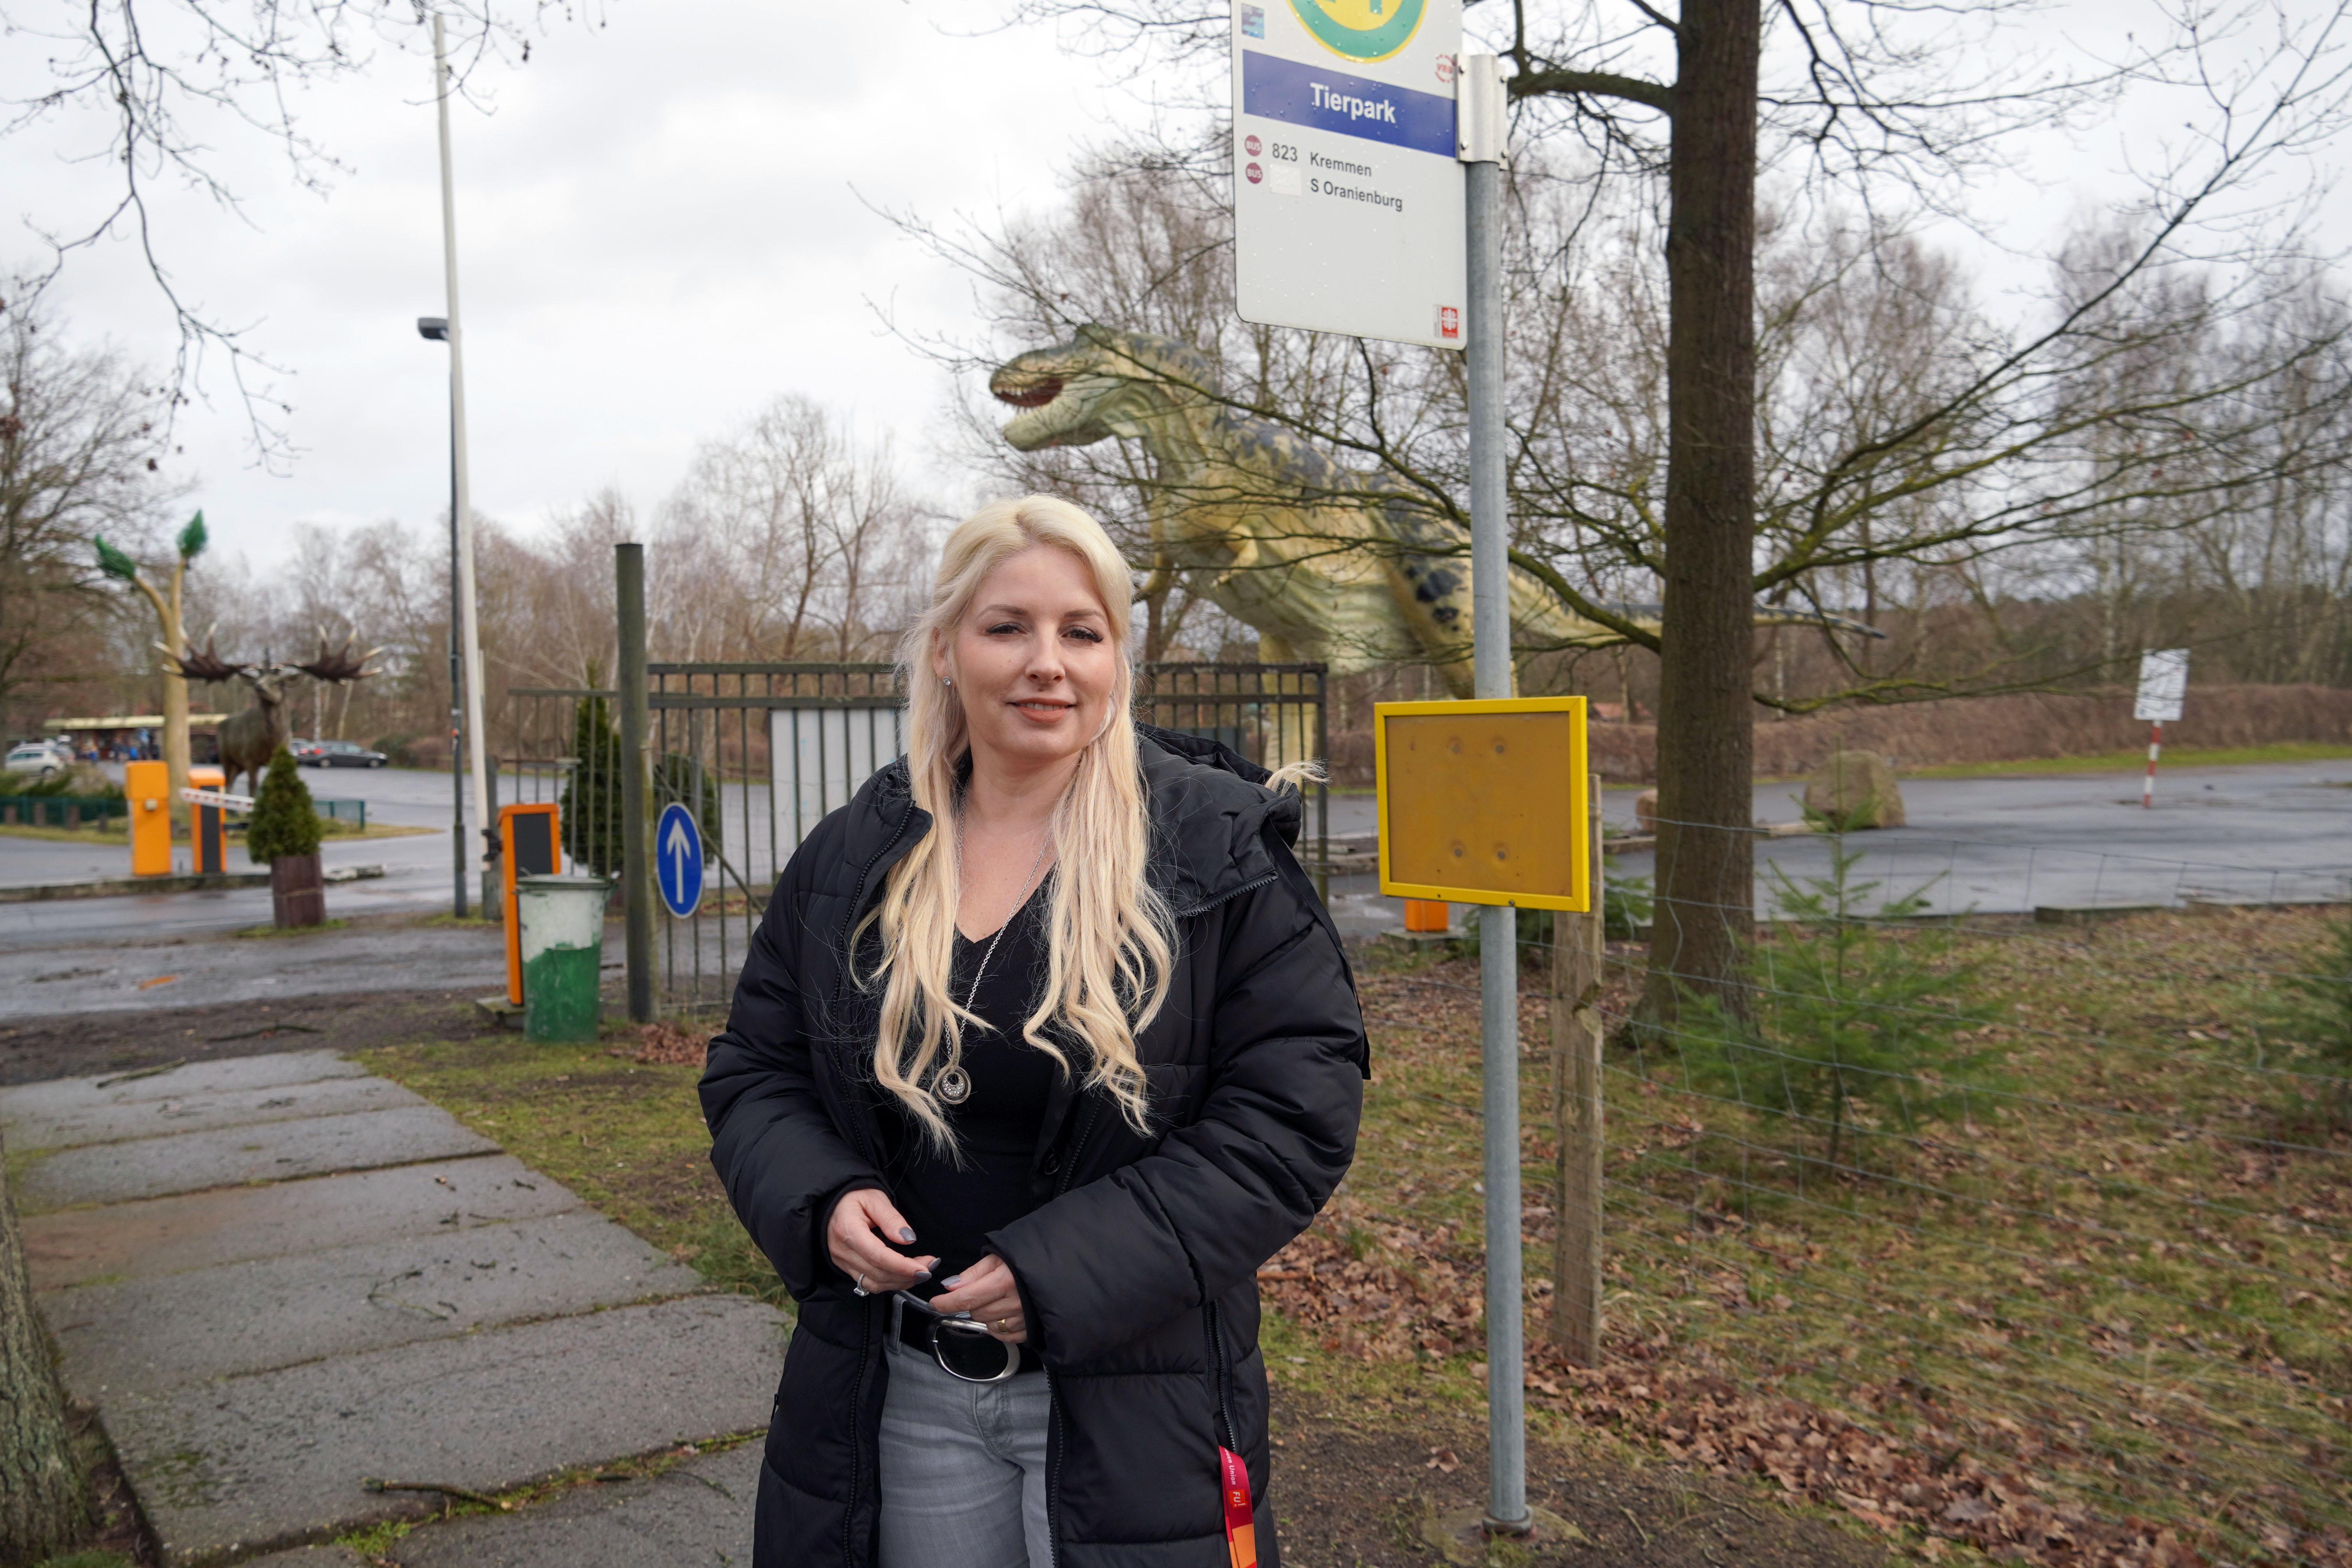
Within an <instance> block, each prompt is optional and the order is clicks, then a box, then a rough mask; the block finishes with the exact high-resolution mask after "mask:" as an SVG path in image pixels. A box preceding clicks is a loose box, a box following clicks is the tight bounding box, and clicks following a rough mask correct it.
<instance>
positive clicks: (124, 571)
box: [91, 511, 206, 817]
mask: <svg viewBox="0 0 2352 1568" xmlns="http://www.w3.org/2000/svg"><path fill="white" fill-rule="evenodd" d="M205 542H206V536H205V514H204V513H203V512H201V511H199V512H197V513H196V515H195V516H194V517H192V518H190V519H189V520H188V525H187V527H185V528H184V529H182V530H180V537H179V538H178V539H177V540H175V541H173V543H174V545H175V546H176V555H175V558H174V559H173V563H172V575H171V579H170V581H169V583H168V584H167V585H166V586H164V587H161V588H159V587H157V586H156V585H155V584H152V583H150V582H149V581H147V579H146V578H145V577H144V576H142V575H141V574H140V571H139V563H137V562H136V561H133V560H132V559H131V557H130V556H128V555H125V554H124V553H123V552H121V551H120V550H117V549H116V548H115V547H114V546H113V545H111V544H109V543H108V542H106V541H105V540H104V539H99V538H93V539H92V540H91V543H92V544H93V545H95V546H96V547H97V550H98V569H99V570H100V571H101V572H103V573H105V574H107V575H108V576H110V577H111V578H113V579H115V580H116V581H117V582H120V583H128V584H131V586H132V587H134V588H136V589H138V590H139V591H140V592H141V593H142V594H144V595H146V596H147V604H148V605H149V607H150V608H152V610H153V611H154V612H155V626H156V630H157V631H158V633H160V634H161V635H160V636H158V637H157V638H156V646H157V647H160V648H162V649H163V656H164V657H163V662H162V663H161V664H160V665H159V666H158V667H157V668H158V673H160V674H161V675H162V676H163V765H164V767H165V768H166V769H168V770H169V771H170V775H171V802H172V815H173V816H174V817H178V816H184V814H185V812H186V809H187V808H186V807H185V806H184V805H182V804H181V801H180V792H181V791H182V790H184V789H185V788H187V787H188V683H187V680H186V679H184V677H183V676H182V675H181V674H180V670H179V667H178V666H177V665H176V664H175V663H173V659H175V658H177V657H178V655H179V653H180V650H181V649H183V648H184V647H187V646H188V639H187V637H186V634H185V633H184V631H183V630H182V628H181V626H180V601H181V591H182V589H183V588H184V586H185V584H186V582H187V576H188V563H190V562H192V561H194V559H195V558H196V557H197V556H199V555H202V554H203V553H204V552H205Z"/></svg>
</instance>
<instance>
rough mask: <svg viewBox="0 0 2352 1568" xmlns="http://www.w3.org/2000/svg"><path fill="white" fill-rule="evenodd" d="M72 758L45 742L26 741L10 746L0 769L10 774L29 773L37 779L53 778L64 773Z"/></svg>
mask: <svg viewBox="0 0 2352 1568" xmlns="http://www.w3.org/2000/svg"><path fill="white" fill-rule="evenodd" d="M72 760H73V759H72V758H70V757H68V756H67V755H66V754H65V752H62V751H59V750H58V748H57V747H56V746H54V745H51V744H50V743H49V742H47V741H27V742H25V743H24V744H23V745H21V746H12V747H10V748H9V751H8V760H7V762H6V763H5V764H0V767H5V770H6V771H7V772H9V773H29V774H31V775H32V776H33V777H35V778H37V779H47V778H55V777H56V776H57V775H58V774H59V773H63V772H65V771H66V768H67V767H68V765H69V764H70V763H71V762H72Z"/></svg>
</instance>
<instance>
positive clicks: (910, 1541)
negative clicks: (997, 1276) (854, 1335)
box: [881, 1334, 1053, 1568]
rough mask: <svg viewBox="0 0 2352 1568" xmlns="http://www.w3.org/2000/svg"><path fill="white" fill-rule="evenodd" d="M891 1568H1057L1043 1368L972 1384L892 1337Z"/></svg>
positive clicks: (886, 1430)
mask: <svg viewBox="0 0 2352 1568" xmlns="http://www.w3.org/2000/svg"><path fill="white" fill-rule="evenodd" d="M883 1353H884V1354H885V1355H887V1356H888V1357H889V1358H890V1387H889V1392H888V1394H887V1395H885V1397H884V1399H883V1403H882V1478H881V1479H882V1542H881V1544H882V1568H1050V1565H1051V1563H1052V1562H1053V1542H1052V1535H1051V1530H1050V1527H1049V1526H1048V1525H1047V1524H1046V1521H1045V1425H1046V1420H1047V1417H1048V1415H1049V1413H1050V1411H1051V1409H1052V1406H1053V1394H1052V1392H1051V1391H1050V1390H1049V1389H1048V1387H1047V1386H1046V1382H1045V1373H1042V1372H1024V1373H1014V1374H1013V1376H1012V1377H1010V1378H1008V1379H1006V1380H1005V1381H1004V1382H1003V1383H995V1384H978V1383H965V1382H962V1381H961V1380H959V1379H957V1378H954V1377H951V1376H950V1375H949V1374H948V1373H945V1372H943V1371H941V1370H940V1364H939V1363H938V1362H936V1361H934V1360H932V1359H931V1358H930V1357H929V1356H928V1355H925V1354H923V1353H922V1352H920V1351H917V1350H913V1349H910V1348H909V1347H908V1346H907V1345H905V1344H903V1343H901V1342H899V1339H898V1335H896V1334H892V1335H891V1336H890V1337H889V1338H888V1339H887V1340H885V1341H884V1342H883Z"/></svg>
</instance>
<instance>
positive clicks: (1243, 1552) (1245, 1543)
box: [1217, 1445, 1257, 1568]
mask: <svg viewBox="0 0 2352 1568" xmlns="http://www.w3.org/2000/svg"><path fill="white" fill-rule="evenodd" d="M1217 1468H1218V1470H1219V1472H1220V1475H1219V1483H1220V1487H1219V1489H1220V1490H1221V1491H1222V1492H1223V1496H1224V1501H1225V1550H1226V1551H1227V1552H1230V1553H1232V1555H1233V1560H1234V1568H1257V1521H1256V1517H1255V1515H1254V1514H1252V1513H1251V1512H1250V1483H1249V1467H1248V1466H1247V1465H1244V1464H1243V1463H1242V1457H1241V1456H1240V1455H1239V1454H1236V1453H1234V1451H1233V1450H1232V1449H1231V1448H1228V1447H1223V1445H1220V1446H1219V1447H1218V1448H1217Z"/></svg>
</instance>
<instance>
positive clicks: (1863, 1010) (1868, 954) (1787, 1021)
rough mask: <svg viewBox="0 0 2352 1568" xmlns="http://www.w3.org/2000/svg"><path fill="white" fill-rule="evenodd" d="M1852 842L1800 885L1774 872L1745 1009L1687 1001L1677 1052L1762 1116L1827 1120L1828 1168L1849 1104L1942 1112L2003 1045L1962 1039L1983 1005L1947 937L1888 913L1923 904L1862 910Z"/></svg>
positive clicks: (1950, 1112)
mask: <svg viewBox="0 0 2352 1568" xmlns="http://www.w3.org/2000/svg"><path fill="white" fill-rule="evenodd" d="M1862 858H1863V852H1862V851H1861V850H1853V851H1851V852H1850V851H1848V850H1847V848H1846V847H1845V842H1844V839H1843V837H1841V836H1833V837H1832V838H1831V840H1830V872H1829V875H1827V876H1826V877H1809V878H1807V879H1804V881H1803V883H1802V884H1800V883H1798V882H1796V881H1794V880H1792V879H1790V878H1789V877H1788V876H1787V875H1786V874H1784V873H1783V872H1781V871H1780V869H1779V868H1774V869H1773V872H1772V876H1773V879H1774V880H1775V881H1776V882H1777V883H1778V886H1777V888H1776V889H1775V890H1774V902H1775V903H1776V905H1777V906H1778V908H1779V910H1780V914H1781V916H1782V917H1783V919H1782V921H1781V922H1780V923H1779V924H1778V927H1777V929H1776V930H1774V931H1771V932H1769V934H1766V935H1763V936H1761V937H1759V939H1758V940H1756V941H1755V942H1751V943H1750V944H1749V945H1748V948H1747V950H1746V952H1744V953H1743V955H1742V958H1741V963H1740V978H1741V980H1742V981H1743V982H1744V983H1745V986H1746V991H1747V1000H1748V1016H1746V1017H1740V1016H1737V1015H1735V1014H1733V1013H1732V1012H1730V1011H1729V1010H1728V1009H1727V1008H1726V1007H1724V1006H1723V1005H1722V1003H1721V1002H1720V1000H1719V999H1717V998H1716V997H1713V996H1696V995H1695V996H1692V997H1691V998H1690V1000H1689V1003H1688V1005H1687V1008H1686V1011H1685V1028H1686V1030H1687V1031H1688V1032H1687V1034H1686V1035H1685V1038H1684V1042H1683V1057H1684V1061H1685V1066H1686V1067H1687V1068H1688V1069H1689V1071H1690V1073H1691V1077H1692V1079H1693V1080H1694V1082H1695V1083H1696V1084H1697V1085H1698V1086H1699V1087H1701V1088H1703V1089H1707V1090H1709V1091H1711V1092H1715V1093H1719V1094H1721V1095H1723V1096H1724V1097H1725V1098H1727V1099H1730V1100H1737V1101H1738V1102H1739V1103H1740V1104H1742V1105H1747V1106H1749V1107H1752V1108H1754V1109H1755V1110H1759V1111H1763V1112H1765V1113H1766V1114H1768V1115H1778V1116H1789V1117H1793V1118H1796V1119H1798V1120H1799V1121H1801V1122H1803V1123H1804V1124H1805V1125H1807V1126H1820V1125H1822V1124H1823V1123H1826V1124H1827V1127H1828V1133H1827V1138H1828V1154H1827V1163H1829V1164H1831V1165H1832V1166H1835V1165H1836V1164H1837V1163H1838V1162H1839V1158H1840V1156H1841V1154H1842V1153H1843V1148H1844V1142H1845V1137H1846V1131H1847V1128H1848V1127H1849V1126H1850V1125H1851V1124H1852V1123H1853V1111H1854V1109H1855V1107H1856V1106H1858V1105H1867V1106H1871V1107H1874V1108H1875V1109H1876V1110H1878V1111H1880V1112H1882V1113H1885V1115H1887V1116H1888V1117H1890V1118H1891V1119H1892V1120H1893V1121H1895V1123H1896V1124H1897V1125H1898V1126H1900V1127H1901V1128H1902V1129H1903V1130H1904V1131H1906V1132H1909V1131H1915V1130H1916V1128H1917V1127H1918V1125H1919V1124H1920V1123H1921V1122H1923V1121H1948V1120H1949V1119H1950V1118H1952V1117H1953V1116H1954V1115H1956V1114H1958V1113H1959V1112H1960V1111H1961V1110H1963V1109H1964V1108H1965V1106H1966V1102H1967V1090H1968V1089H1970V1088H1975V1087H1990V1085H1991V1084H1992V1083H1993V1082H1994V1081H1995V1080H1994V1078H1993V1073H1994V1070H1995V1068H1997V1066H1998V1064H1999V1062H2000V1057H2001V1055H2002V1054H2003V1049H2004V1048H2003V1047H1996V1046H1991V1045H1988V1044H1985V1043H1982V1042H1979V1041H1976V1040H1972V1039H1970V1038H1969V1036H1970V1035H1972V1034H1974V1033H1975V1032H1976V1031H1977V1030H1978V1029H1979V1028H1981V1027H1982V1026H1984V1025H1986V1024H1987V1023H1990V1021H1991V1019H1992V1017H1993V1010H1992V1008H1991V1007H1990V1005H1986V1004H1984V1003H1981V1002H1971V1001H1969V1000H1967V999H1966V993H1967V992H1968V990H1969V986H1970V984H1971V982H1972V979H1973V976H1974V973H1975V966H1974V965H1972V964H1966V963H1950V962H1948V960H1949V958H1950V953H1951V945H1952V939H1951V937H1950V936H1949V935H1948V933H1946V932H1944V931H1935V930H1927V929H1916V930H1913V931H1908V932H1906V933H1905V934H1903V935H1899V936H1898V935H1896V934H1895V932H1894V931H1891V930H1889V929H1888V927H1887V922H1890V921H1903V920H1908V919H1910V918H1911V917H1912V916H1915V915H1916V914H1918V913H1919V912H1920V910H1923V909H1925V908H1926V907H1927V897H1926V890H1925V889H1924V888H1916V889H1912V890H1911V891H1910V892H1908V893H1906V894H1903V895H1902V896H1900V897H1897V898H1895V899H1891V900H1887V901H1885V902H1884V903H1882V904H1880V905H1879V906H1878V908H1877V909H1876V910H1874V911H1872V912H1870V913H1868V914H1864V913H1862V912H1861V904H1862V901H1863V900H1865V899H1867V898H1868V897H1869V896H1870V895H1871V894H1873V893H1874V892H1875V891H1877V889H1878V888H1879V886H1880V884H1878V883H1876V882H1856V881H1855V880H1854V879H1853V868H1854V867H1855V865H1856V864H1858V863H1859V862H1860V861H1861V859H1862Z"/></svg>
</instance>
